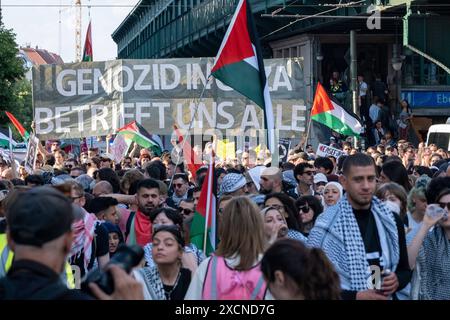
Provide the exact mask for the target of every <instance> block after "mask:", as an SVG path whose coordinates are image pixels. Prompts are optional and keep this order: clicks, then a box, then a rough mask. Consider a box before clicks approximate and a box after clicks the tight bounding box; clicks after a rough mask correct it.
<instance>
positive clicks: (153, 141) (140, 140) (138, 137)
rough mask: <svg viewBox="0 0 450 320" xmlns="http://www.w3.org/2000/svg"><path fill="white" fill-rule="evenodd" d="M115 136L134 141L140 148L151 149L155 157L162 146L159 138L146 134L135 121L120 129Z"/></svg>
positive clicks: (159, 152)
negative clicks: (122, 136)
mask: <svg viewBox="0 0 450 320" xmlns="http://www.w3.org/2000/svg"><path fill="white" fill-rule="evenodd" d="M117 134H121V135H124V136H125V139H129V140H131V141H134V142H136V143H137V144H138V145H140V146H141V147H144V148H149V149H152V151H153V152H154V153H155V154H157V155H160V154H161V152H162V149H163V144H162V141H161V138H160V137H158V136H157V135H155V134H150V133H148V131H147V130H145V129H144V127H143V126H141V125H140V124H139V123H137V122H136V121H133V122H130V123H129V124H127V125H126V126H124V127H122V128H120V129H119V130H118V131H117Z"/></svg>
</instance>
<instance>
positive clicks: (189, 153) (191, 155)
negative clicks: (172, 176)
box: [173, 125, 203, 179]
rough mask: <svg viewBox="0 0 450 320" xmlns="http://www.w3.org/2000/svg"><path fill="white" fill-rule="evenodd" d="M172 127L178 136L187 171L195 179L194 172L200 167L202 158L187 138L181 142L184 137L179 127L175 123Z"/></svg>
mask: <svg viewBox="0 0 450 320" xmlns="http://www.w3.org/2000/svg"><path fill="white" fill-rule="evenodd" d="M173 127H174V129H175V132H176V134H177V137H178V143H179V145H180V146H182V147H183V157H184V160H185V161H186V164H187V166H188V169H189V171H190V172H191V174H192V177H193V178H194V179H195V176H196V175H195V173H196V172H197V170H198V169H200V167H201V166H202V164H203V162H202V159H199V158H198V157H197V155H196V154H195V152H194V150H193V149H192V147H191V144H190V143H189V141H188V140H186V142H183V140H184V137H183V134H182V133H181V131H180V129H178V127H177V126H176V125H174V126H173Z"/></svg>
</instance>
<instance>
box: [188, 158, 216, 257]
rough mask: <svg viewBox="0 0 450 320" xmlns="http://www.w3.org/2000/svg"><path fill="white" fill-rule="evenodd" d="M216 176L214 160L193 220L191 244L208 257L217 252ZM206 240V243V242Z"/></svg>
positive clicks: (209, 167) (209, 168)
mask: <svg viewBox="0 0 450 320" xmlns="http://www.w3.org/2000/svg"><path fill="white" fill-rule="evenodd" d="M216 186H217V181H216V176H215V172H214V158H213V159H211V164H210V165H209V166H208V172H207V174H206V177H205V182H204V183H203V185H202V191H201V193H200V198H199V200H198V204H197V208H196V210H195V214H194V218H193V219H192V223H191V229H190V240H191V243H193V244H195V245H196V246H197V248H199V249H202V250H203V252H204V253H205V254H206V255H207V256H208V255H210V254H211V253H213V252H214V251H215V250H216V243H217V240H216V239H217V237H216V225H217V224H216V207H217V205H216V204H217V202H216V199H217V197H216ZM205 240H206V241H205Z"/></svg>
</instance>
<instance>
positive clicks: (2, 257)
mask: <svg viewBox="0 0 450 320" xmlns="http://www.w3.org/2000/svg"><path fill="white" fill-rule="evenodd" d="M13 258H14V252H12V251H11V250H10V249H9V247H8V240H7V239H6V234H5V233H0V278H1V277H4V276H6V273H7V272H8V270H9V268H11V264H12V262H13ZM65 276H66V277H65V278H66V281H67V287H68V288H69V289H74V288H75V278H74V276H73V273H72V267H71V266H70V264H69V263H68V262H66V265H65Z"/></svg>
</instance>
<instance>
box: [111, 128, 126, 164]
mask: <svg viewBox="0 0 450 320" xmlns="http://www.w3.org/2000/svg"><path fill="white" fill-rule="evenodd" d="M129 147H130V146H129V144H128V143H127V142H126V141H125V138H124V136H122V135H120V134H118V135H117V136H116V138H115V139H114V141H113V143H112V144H111V152H112V154H113V156H114V160H115V161H116V163H120V161H121V160H122V159H123V157H124V156H125V155H126V154H127V151H128V148H129Z"/></svg>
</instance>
